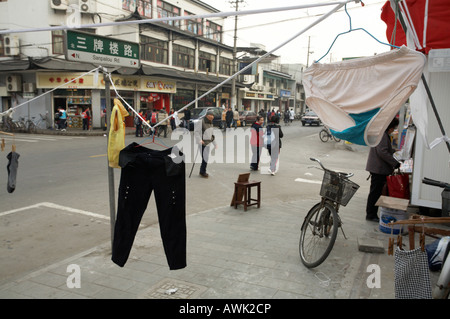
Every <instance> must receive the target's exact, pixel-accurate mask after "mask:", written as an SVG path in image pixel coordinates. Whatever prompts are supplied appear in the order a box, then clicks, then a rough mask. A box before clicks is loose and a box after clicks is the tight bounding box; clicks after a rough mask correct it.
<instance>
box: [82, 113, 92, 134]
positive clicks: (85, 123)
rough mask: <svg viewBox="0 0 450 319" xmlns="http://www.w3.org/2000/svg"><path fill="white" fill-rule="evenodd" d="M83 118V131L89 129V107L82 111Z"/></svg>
mask: <svg viewBox="0 0 450 319" xmlns="http://www.w3.org/2000/svg"><path fill="white" fill-rule="evenodd" d="M81 118H82V119H83V131H84V130H86V131H88V130H89V121H90V118H91V113H90V112H89V108H88V107H86V108H85V109H84V111H83V113H81Z"/></svg>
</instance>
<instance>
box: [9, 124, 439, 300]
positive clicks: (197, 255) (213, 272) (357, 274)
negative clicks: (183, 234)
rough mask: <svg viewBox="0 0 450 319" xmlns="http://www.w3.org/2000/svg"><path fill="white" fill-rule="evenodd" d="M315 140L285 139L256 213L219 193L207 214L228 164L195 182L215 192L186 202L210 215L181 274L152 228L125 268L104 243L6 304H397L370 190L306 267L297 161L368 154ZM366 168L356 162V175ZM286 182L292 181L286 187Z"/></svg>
mask: <svg viewBox="0 0 450 319" xmlns="http://www.w3.org/2000/svg"><path fill="white" fill-rule="evenodd" d="M294 129H295V128H292V130H294ZM69 133H70V131H68V132H59V133H58V134H69ZM75 133H80V134H94V133H96V134H98V133H100V134H102V135H103V134H106V131H100V132H98V131H96V130H94V131H92V133H90V131H87V132H86V131H85V132H83V131H82V130H80V132H76V131H75V130H73V131H72V134H75ZM127 133H128V134H133V133H134V131H132V130H128V131H127ZM316 138H317V136H316V135H314V136H313V135H311V136H307V137H304V138H302V139H299V140H297V139H291V140H289V143H291V144H292V145H294V146H293V148H292V149H291V151H289V149H286V151H284V153H283V156H284V159H285V160H286V162H284V166H283V168H284V169H283V170H281V172H280V174H279V175H277V176H276V177H275V179H271V178H273V177H271V176H269V175H260V174H259V173H258V174H256V175H254V176H253V177H252V178H256V177H257V178H258V179H260V180H261V181H262V193H263V197H262V203H261V208H259V209H258V208H256V207H255V206H253V207H250V208H249V209H248V211H247V212H244V210H243V208H242V207H238V209H234V207H230V206H224V205H227V202H229V201H228V197H231V193H230V194H228V193H226V192H225V193H223V194H221V195H220V196H225V197H227V198H225V199H223V200H221V204H220V205H217V206H219V207H216V208H211V207H214V206H213V205H211V204H210V203H203V201H202V200H203V197H204V196H212V195H213V194H214V189H215V187H214V186H212V185H214V183H226V185H228V187H226V188H224V187H222V188H220V189H222V190H230V189H231V186H232V185H233V181H232V179H234V178H235V174H236V170H235V168H234V166H232V165H231V166H226V167H225V166H219V165H217V166H214V165H211V169H212V170H213V173H214V168H215V167H216V168H218V167H220V169H217V170H216V172H215V174H213V176H212V177H211V178H210V180H209V182H210V184H205V183H202V182H204V181H201V180H200V179H198V180H196V179H194V178H193V179H192V180H190V181H189V187H194V188H195V185H196V183H198V184H199V185H200V184H201V185H203V186H202V187H209V188H208V189H203V191H202V192H200V193H198V192H197V193H195V192H194V193H195V194H191V197H190V198H189V202H188V203H187V204H189V205H187V207H188V209H189V207H192V204H193V203H196V202H197V203H198V202H201V203H203V204H202V205H203V206H202V207H204V208H201V209H199V210H196V212H197V211H198V213H192V212H191V214H189V215H188V216H187V217H186V220H187V267H186V268H185V269H181V270H176V271H170V270H169V267H168V265H167V262H166V257H165V254H164V251H163V247H162V242H161V238H160V233H159V225H158V224H157V223H156V224H153V225H151V226H148V227H147V228H142V229H140V230H139V231H138V233H137V236H136V240H135V242H134V245H133V249H132V251H131V254H130V258H129V260H128V262H127V263H126V265H125V266H124V267H123V268H120V267H118V266H117V265H115V264H114V263H113V262H112V261H111V242H110V241H108V242H105V243H103V244H101V245H99V246H96V247H93V248H91V249H89V250H87V251H85V252H82V253H80V254H77V255H74V256H72V257H70V258H68V259H65V260H61V261H59V262H56V263H54V264H52V265H49V266H47V267H44V268H41V269H38V270H35V271H33V272H31V273H28V274H26V275H23V276H20V277H19V278H17V277H16V278H13V279H11V280H9V281H7V282H1V283H0V299H21V298H23V299H33V298H38V299H47V298H48V299H160V300H161V299H188V300H192V302H193V300H197V301H198V300H200V301H201V300H205V299H220V300H227V299H265V300H274V299H318V298H320V299H394V297H395V292H394V257H393V256H388V255H387V245H388V239H389V235H388V234H385V233H382V232H381V231H380V230H379V225H378V224H376V223H373V222H367V221H366V220H365V219H364V215H365V214H364V208H365V205H366V199H367V191H368V189H367V188H368V186H367V185H365V186H362V187H361V188H360V190H358V191H357V192H356V194H355V196H354V197H353V198H352V200H351V201H350V203H349V204H348V205H347V206H346V207H342V208H341V210H340V214H341V219H342V222H343V230H344V232H345V235H346V236H347V239H345V238H344V236H343V234H342V232H341V231H339V233H338V237H337V240H336V243H335V245H334V248H333V250H332V252H331V254H330V256H329V257H328V258H327V259H326V260H325V262H324V263H323V264H321V265H319V266H318V267H316V268H314V269H308V268H306V267H305V266H303V264H302V263H301V261H300V257H299V249H298V242H299V235H300V227H301V224H302V222H303V219H304V217H305V216H306V214H307V212H308V210H309V209H310V208H311V207H312V206H313V205H314V204H316V203H317V202H318V200H319V195H318V193H317V190H316V189H317V187H318V185H315V186H314V187H312V186H311V185H312V184H307V183H297V182H294V181H293V179H294V178H295V177H296V176H297V177H302V176H304V177H307V176H306V174H305V175H303V174H304V172H310V171H311V170H310V169H308V168H307V167H306V166H305V165H299V164H292V163H294V162H295V163H298V162H299V161H301V160H302V159H303V157H304V158H305V159H306V158H308V159H309V157H310V156H312V155H313V154H321V156H324V157H326V156H328V155H327V154H331V155H330V157H329V160H328V161H327V164H328V163H329V162H333V159H336V162H339V161H350V162H352V161H353V160H354V159H355V158H356V159H355V160H357V161H359V162H361V158H365V152H360V153H359V152H358V150H354V149H353V150H352V149H351V147H350V148H349V147H348V146H345V145H341V144H319V143H313V141H315V140H316ZM296 145H309V147H308V149H303V151H302V158H300V159H299V156H298V151H296V150H297V149H299V148H295V146H296ZM352 163H353V162H352ZM294 165H297V166H294ZM330 165H331V164H330ZM335 165H336V166H337V167H339V165H337V164H336V163H335ZM300 166H301V169H299V168H300ZM304 166H305V167H304ZM361 166H362V164H360V163H359V164H358V165H355V169H356V168H357V167H361ZM293 172H295V173H293ZM187 174H188V173H187ZM360 175H361V176H359V178H360V179H362V180H360V182H363V181H365V176H362V174H360ZM286 178H289V180H292V181H290V182H287V181H286ZM269 181H270V182H269ZM273 181H275V182H273ZM283 181H284V182H283ZM211 183H212V184H211ZM365 184H367V183H365ZM193 185H194V186H193ZM208 185H209V186H208ZM361 185H363V183H361ZM273 188H276V189H277V192H275V195H274V194H270V192H271V189H272V190H273ZM286 188H292V189H293V190H294V192H292V191H291V192H290V193H295V194H297V189H298V190H300V189H302V191H301V192H300V191H299V192H298V194H302V196H297V195H296V196H295V197H285V196H282V195H283V192H285V191H286ZM276 194H278V196H276ZM286 198H289V199H286ZM205 205H209V206H205ZM367 242H368V243H369V244H370V245H375V246H378V247H379V246H381V247H382V248H384V252H383V253H375V252H372V253H369V252H362V251H360V250H359V248H358V244H361V243H367ZM403 242H404V244H405V245H406V247H408V236H404V237H403ZM369 265H377V266H379V268H378V269H379V272H378V273H377V274H376V275H378V274H379V275H380V276H379V284H380V285H379V288H370V287H369V286H372V285H370V283H372V284H373V280H371V278H374V276H375V274H374V273H373V270H372V268H371V267H369ZM73 267H75V268H73ZM368 267H369V268H368ZM74 269H75V270H74ZM77 269H79V272H77ZM77 274H79V277H77V276H76V275H77ZM431 276H432V277H431V279H432V284H434V283H435V282H436V280H437V278H435V277H434V276H435V274H433V273H432V274H431ZM368 279H369V285H368ZM74 283H79V284H80V287H79V288H77V287H73V286H74Z"/></svg>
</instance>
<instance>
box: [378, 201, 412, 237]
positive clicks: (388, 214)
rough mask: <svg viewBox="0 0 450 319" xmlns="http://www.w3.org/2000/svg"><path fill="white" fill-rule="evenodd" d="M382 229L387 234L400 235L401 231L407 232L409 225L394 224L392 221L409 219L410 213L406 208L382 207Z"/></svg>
mask: <svg viewBox="0 0 450 319" xmlns="http://www.w3.org/2000/svg"><path fill="white" fill-rule="evenodd" d="M379 211H380V230H381V231H382V232H383V233H386V234H391V233H392V234H394V235H398V234H399V233H406V232H407V230H408V225H392V227H391V226H389V224H390V223H391V222H396V221H399V220H405V219H408V213H407V212H406V211H404V210H399V209H393V208H387V207H380V209H379Z"/></svg>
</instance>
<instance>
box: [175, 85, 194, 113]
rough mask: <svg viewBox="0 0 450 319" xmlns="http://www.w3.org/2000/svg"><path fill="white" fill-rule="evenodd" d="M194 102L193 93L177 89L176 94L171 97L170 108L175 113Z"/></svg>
mask: <svg viewBox="0 0 450 319" xmlns="http://www.w3.org/2000/svg"><path fill="white" fill-rule="evenodd" d="M194 100H195V91H192V90H183V89H177V93H175V94H174V95H173V100H172V103H173V104H172V106H173V109H174V110H175V111H178V110H179V109H181V108H182V107H184V106H185V105H186V104H189V103H190V102H192V101H194Z"/></svg>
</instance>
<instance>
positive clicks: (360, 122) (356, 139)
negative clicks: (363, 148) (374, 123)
mask: <svg viewBox="0 0 450 319" xmlns="http://www.w3.org/2000/svg"><path fill="white" fill-rule="evenodd" d="M379 110H380V108H376V109H373V110H370V111H367V112H364V113H359V114H352V113H349V115H350V116H351V118H352V119H353V120H354V121H355V125H354V126H352V127H349V128H346V129H345V130H343V131H340V132H339V131H335V130H331V129H330V131H331V134H333V135H334V136H336V137H338V138H340V139H342V140H345V141H349V142H352V143H354V144H358V145H366V142H365V141H364V131H365V130H366V126H367V124H368V123H369V121H370V120H371V119H372V118H373V117H374V116H375V115H376V114H377V113H378V111H379Z"/></svg>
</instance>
